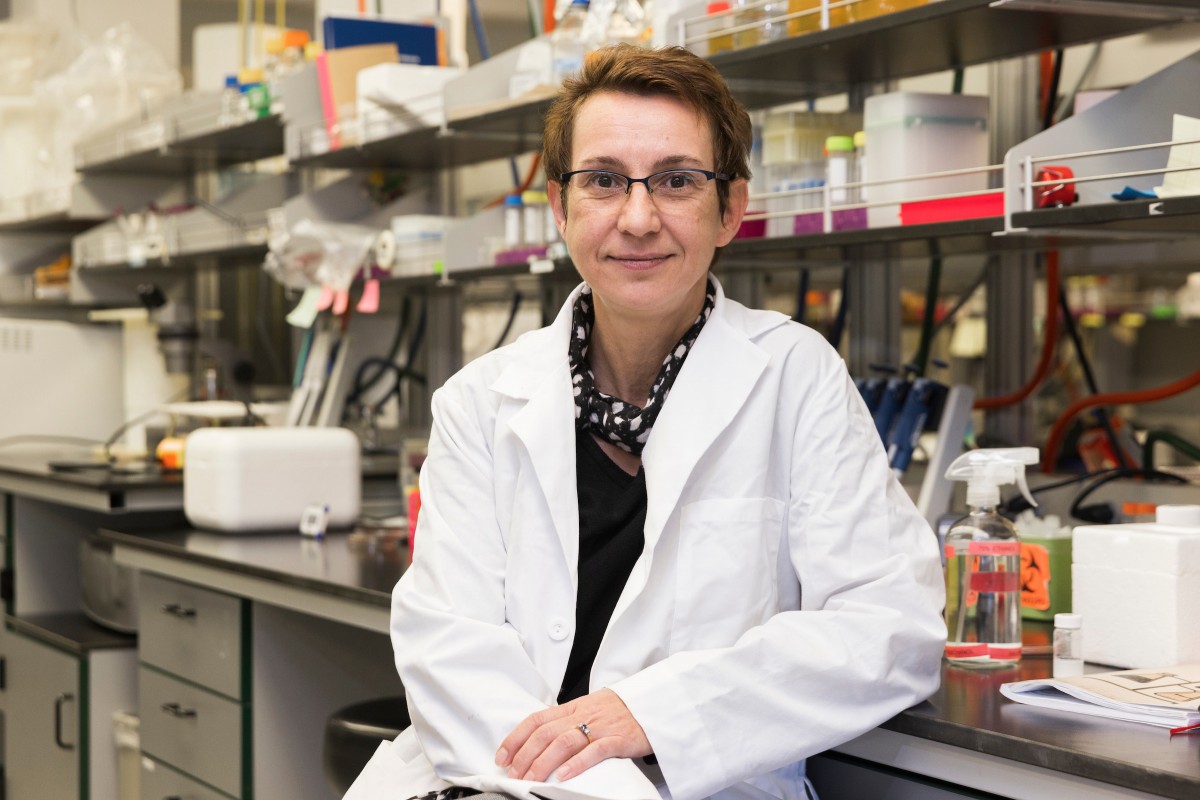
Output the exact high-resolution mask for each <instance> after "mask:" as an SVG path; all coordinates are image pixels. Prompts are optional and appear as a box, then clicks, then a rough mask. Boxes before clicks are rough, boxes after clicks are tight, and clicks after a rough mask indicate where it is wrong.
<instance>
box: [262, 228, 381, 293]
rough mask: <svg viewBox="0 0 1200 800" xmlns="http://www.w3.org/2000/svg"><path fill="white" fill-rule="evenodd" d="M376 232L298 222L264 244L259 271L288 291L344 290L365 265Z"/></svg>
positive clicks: (367, 229) (377, 233) (366, 229)
mask: <svg viewBox="0 0 1200 800" xmlns="http://www.w3.org/2000/svg"><path fill="white" fill-rule="evenodd" d="M378 235H379V231H377V230H375V229H374V228H368V227H364V226H361V225H347V224H339V223H332V222H313V221H312V220H310V219H302V220H300V221H299V222H297V223H295V224H294V225H292V226H291V228H290V229H289V230H287V231H284V232H279V233H277V234H275V235H273V236H272V237H271V239H270V241H269V242H268V246H269V247H270V252H269V253H268V254H267V258H266V260H265V261H264V263H263V269H264V270H266V272H267V274H268V275H270V276H271V277H272V278H274V279H275V280H277V281H279V283H281V284H283V285H284V286H286V287H288V288H289V289H307V288H309V287H322V286H325V287H329V288H331V289H346V288H349V286H350V283H351V282H352V281H353V280H354V276H355V275H357V274H358V271H359V270H360V269H362V267H363V265H364V264H365V263H366V260H367V256H368V254H369V253H370V252H371V247H372V245H374V243H375V239H376V237H377V236H378Z"/></svg>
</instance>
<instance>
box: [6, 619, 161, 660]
mask: <svg viewBox="0 0 1200 800" xmlns="http://www.w3.org/2000/svg"><path fill="white" fill-rule="evenodd" d="M4 621H5V622H6V623H7V624H8V626H9V627H10V628H12V629H13V630H14V631H18V632H20V633H23V634H25V635H26V636H28V637H29V638H31V639H36V640H38V641H40V642H44V643H45V644H48V645H51V646H53V647H56V648H58V649H59V650H66V651H67V652H69V653H74V654H75V655H85V654H87V653H89V652H92V651H95V650H112V649H117V648H123V647H135V646H137V636H135V635H133V634H128V633H118V632H117V631H114V630H109V629H108V628H104V627H101V626H100V625H97V624H96V623H95V622H92V620H90V619H88V617H87V616H86V615H85V614H83V613H82V612H69V611H68V612H61V613H53V614H27V615H24V616H16V615H14V614H6V615H5V616H4Z"/></svg>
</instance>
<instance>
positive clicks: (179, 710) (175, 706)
mask: <svg viewBox="0 0 1200 800" xmlns="http://www.w3.org/2000/svg"><path fill="white" fill-rule="evenodd" d="M161 708H162V710H163V711H165V712H167V713H168V714H170V715H171V716H173V717H178V718H179V719H190V718H192V717H195V716H196V709H194V708H184V707H183V706H181V705H179V703H163V704H162V706H161Z"/></svg>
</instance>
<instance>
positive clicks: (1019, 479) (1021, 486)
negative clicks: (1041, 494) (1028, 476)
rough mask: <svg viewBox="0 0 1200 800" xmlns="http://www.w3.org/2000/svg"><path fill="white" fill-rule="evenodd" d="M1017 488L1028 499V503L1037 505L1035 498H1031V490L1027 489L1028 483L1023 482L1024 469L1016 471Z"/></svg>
mask: <svg viewBox="0 0 1200 800" xmlns="http://www.w3.org/2000/svg"><path fill="white" fill-rule="evenodd" d="M1017 488H1018V489H1020V490H1021V494H1023V495H1024V496H1025V499H1026V500H1028V501H1029V505H1031V506H1033V507H1035V508H1036V507H1037V504H1038V503H1037V500H1034V499H1033V492H1031V491H1029V484H1028V483H1026V482H1025V470H1021V471H1020V472H1018V473H1017Z"/></svg>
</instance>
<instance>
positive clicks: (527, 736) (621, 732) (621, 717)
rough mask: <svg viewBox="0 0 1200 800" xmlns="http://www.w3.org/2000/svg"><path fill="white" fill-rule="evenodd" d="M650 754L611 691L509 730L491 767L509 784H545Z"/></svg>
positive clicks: (642, 733)
mask: <svg viewBox="0 0 1200 800" xmlns="http://www.w3.org/2000/svg"><path fill="white" fill-rule="evenodd" d="M651 752H653V751H652V750H651V748H650V741H649V740H648V739H647V738H646V732H645V731H643V730H642V726H641V725H639V724H638V721H637V720H636V719H634V718H633V714H631V713H629V709H628V708H627V707H626V706H625V703H624V701H622V700H621V698H620V697H618V696H617V694H616V692H614V691H612V690H611V689H601V690H600V691H598V692H593V693H592V694H589V695H585V696H583V697H580V698H579V699H577V700H572V701H571V702H569V703H564V704H563V705H561V706H551V707H550V708H547V709H543V710H542V711H538V712H536V713H534V714H530V715H529V716H528V717H526V718H525V719H524V720H522V722H521V724H520V725H518V726H517V727H516V728H514V729H513V731H512V733H510V734H509V735H508V736H507V737H505V739H504V741H503V742H501V743H500V749H499V750H497V751H496V764H497V765H498V766H501V767H508V768H509V769H508V776H509V777H510V778H522V779H524V780H528V781H545V780H546V779H547V778H549V777H550V775H551V774H553V775H554V776H555V777H557V778H558V779H559V780H566V779H568V778H572V777H574V776H576V775H578V774H580V773H581V772H583V771H584V770H587V769H589V768H591V767H593V766H595V765H596V764H599V763H600V762H601V761H603V760H604V759H606V758H638V757H640V756H648V755H650V753H651Z"/></svg>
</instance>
